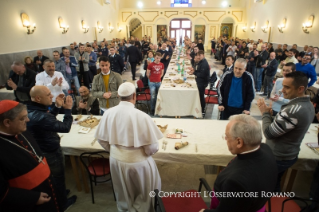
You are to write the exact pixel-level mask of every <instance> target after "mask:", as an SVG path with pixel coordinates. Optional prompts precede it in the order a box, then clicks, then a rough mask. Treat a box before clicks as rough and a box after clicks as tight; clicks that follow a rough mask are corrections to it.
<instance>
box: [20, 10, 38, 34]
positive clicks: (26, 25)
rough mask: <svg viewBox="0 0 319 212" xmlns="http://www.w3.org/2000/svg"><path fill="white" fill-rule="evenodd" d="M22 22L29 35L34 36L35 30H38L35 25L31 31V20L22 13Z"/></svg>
mask: <svg viewBox="0 0 319 212" xmlns="http://www.w3.org/2000/svg"><path fill="white" fill-rule="evenodd" d="M21 21H22V25H23V26H24V27H26V28H27V34H28V35H29V34H33V33H34V31H35V29H36V28H37V27H36V25H35V23H34V24H33V29H31V24H30V20H29V16H28V15H27V14H26V13H21Z"/></svg>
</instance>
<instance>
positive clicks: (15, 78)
mask: <svg viewBox="0 0 319 212" xmlns="http://www.w3.org/2000/svg"><path fill="white" fill-rule="evenodd" d="M11 68H12V70H11V71H10V73H9V79H8V81H7V83H6V88H7V90H14V95H15V97H16V100H17V101H18V102H20V103H26V102H28V101H30V100H31V98H30V94H29V93H30V90H31V88H32V87H33V86H34V84H35V76H36V73H35V72H34V71H32V70H30V69H27V68H26V67H25V66H24V65H23V64H22V63H20V62H13V64H12V66H11Z"/></svg>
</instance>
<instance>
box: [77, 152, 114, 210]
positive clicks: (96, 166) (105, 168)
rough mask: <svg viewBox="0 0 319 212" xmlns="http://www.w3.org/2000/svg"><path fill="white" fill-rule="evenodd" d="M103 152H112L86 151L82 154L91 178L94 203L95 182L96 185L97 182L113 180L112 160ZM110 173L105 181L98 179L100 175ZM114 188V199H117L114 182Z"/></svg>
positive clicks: (81, 156) (83, 162)
mask: <svg viewBox="0 0 319 212" xmlns="http://www.w3.org/2000/svg"><path fill="white" fill-rule="evenodd" d="M103 154H108V155H109V154H110V153H109V152H107V151H99V152H84V153H82V154H81V155H80V159H81V162H82V164H83V166H84V167H85V169H86V171H87V173H88V175H89V180H90V186H91V194H92V203H93V204H94V193H93V182H94V184H95V186H96V184H97V183H104V182H107V181H110V180H112V178H111V171H110V161H109V159H108V158H105V157H104V156H103ZM107 175H109V179H106V180H103V181H97V178H98V177H105V176H107ZM112 190H113V195H114V200H115V201H116V198H115V194H114V189H113V184H112Z"/></svg>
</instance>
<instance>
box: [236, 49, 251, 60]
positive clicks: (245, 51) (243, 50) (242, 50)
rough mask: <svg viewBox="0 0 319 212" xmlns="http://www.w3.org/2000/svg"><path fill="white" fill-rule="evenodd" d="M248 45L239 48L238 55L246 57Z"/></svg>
mask: <svg viewBox="0 0 319 212" xmlns="http://www.w3.org/2000/svg"><path fill="white" fill-rule="evenodd" d="M248 51H249V50H248V47H247V46H246V47H245V48H244V47H241V48H240V49H239V50H238V57H240V58H244V57H245V54H246V53H247V52H248ZM242 52H244V53H243V54H242Z"/></svg>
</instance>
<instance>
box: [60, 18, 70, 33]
mask: <svg viewBox="0 0 319 212" xmlns="http://www.w3.org/2000/svg"><path fill="white" fill-rule="evenodd" d="M58 21H59V25H60V28H62V29H63V31H62V34H65V33H67V32H68V31H69V25H67V26H65V23H64V21H63V18H61V17H60V18H59V19H58Z"/></svg>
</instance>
